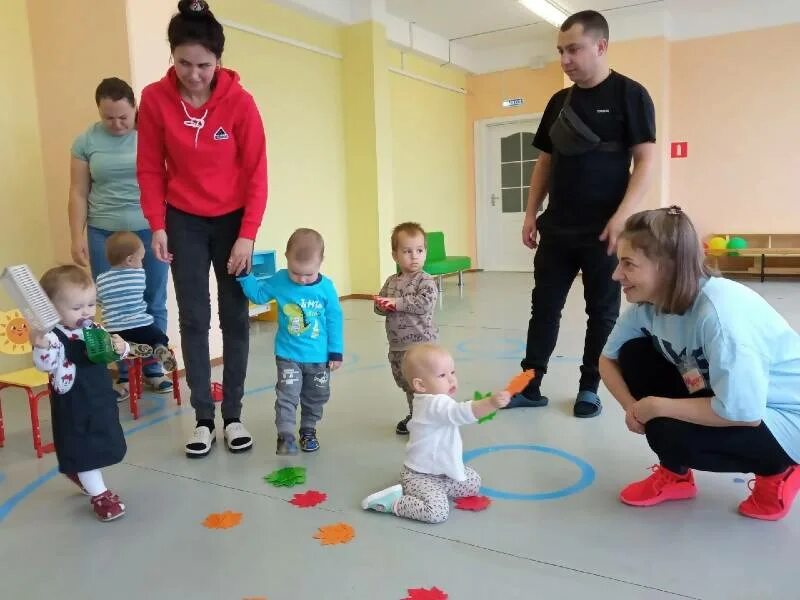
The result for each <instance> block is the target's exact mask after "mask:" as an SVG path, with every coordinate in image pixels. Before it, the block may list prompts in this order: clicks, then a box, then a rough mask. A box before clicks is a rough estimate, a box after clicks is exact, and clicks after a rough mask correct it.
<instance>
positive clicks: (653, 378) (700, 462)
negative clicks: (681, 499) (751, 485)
mask: <svg viewBox="0 0 800 600" xmlns="http://www.w3.org/2000/svg"><path fill="white" fill-rule="evenodd" d="M619 366H620V369H621V370H622V377H623V378H624V379H625V383H626V384H627V385H628V388H629V389H630V391H631V394H632V395H633V397H634V398H636V399H637V400H641V399H642V398H644V397H645V396H661V397H663V398H688V397H698V398H702V397H710V396H713V395H714V392H713V391H712V390H708V389H706V390H701V391H700V392H696V393H695V394H689V392H688V391H687V389H686V385H685V384H684V382H683V378H682V377H681V375H680V373H679V372H678V369H677V368H676V367H675V366H674V365H673V364H672V363H671V362H669V361H668V360H667V359H666V358H664V356H663V355H662V354H661V353H660V352H659V351H658V350H657V349H656V347H655V346H654V344H653V341H652V339H650V338H638V339H634V340H631V341H629V342H627V343H626V344H625V345H624V346H623V347H622V349H621V350H620V354H619ZM645 435H646V436H647V443H648V444H650V448H652V449H653V452H655V453H656V454H657V455H658V458H659V460H660V462H661V464H662V465H663V466H665V467H666V468H668V469H669V470H671V471H674V472H677V473H682V472H684V470H685V469H686V468H693V469H698V470H700V471H712V472H717V473H756V474H758V475H777V474H778V473H782V472H783V471H785V470H786V469H787V468H789V467H790V466H792V465H794V464H796V463H795V462H794V461H793V460H792V459H791V458H789V455H787V454H786V452H785V451H784V450H783V448H781V446H780V444H778V442H777V441H776V440H775V437H774V436H773V435H772V433H770V431H769V429H767V426H766V425H764V423H761V424H760V425H759V426H758V427H747V426H742V427H738V426H736V427H708V426H705V425H696V424H694V423H687V422H686V421H679V420H677V419H668V418H663V417H662V418H656V419H652V420H650V421H649V422H648V423H647V424H646V425H645Z"/></svg>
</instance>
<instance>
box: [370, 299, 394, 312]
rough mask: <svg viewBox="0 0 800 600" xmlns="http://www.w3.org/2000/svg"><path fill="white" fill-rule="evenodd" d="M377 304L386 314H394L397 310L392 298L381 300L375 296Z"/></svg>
mask: <svg viewBox="0 0 800 600" xmlns="http://www.w3.org/2000/svg"><path fill="white" fill-rule="evenodd" d="M375 304H376V305H377V306H378V308H380V309H381V310H382V311H384V312H394V311H395V310H397V307H396V306H395V304H394V300H392V299H391V298H381V297H380V296H375Z"/></svg>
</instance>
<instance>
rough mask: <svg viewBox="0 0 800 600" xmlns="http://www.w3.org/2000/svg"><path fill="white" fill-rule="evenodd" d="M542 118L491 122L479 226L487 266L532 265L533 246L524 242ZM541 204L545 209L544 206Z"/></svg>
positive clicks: (505, 268) (519, 268)
mask: <svg viewBox="0 0 800 600" xmlns="http://www.w3.org/2000/svg"><path fill="white" fill-rule="evenodd" d="M538 126H539V119H538V118H526V119H524V120H518V121H514V122H506V123H497V124H488V125H487V126H486V127H487V130H488V131H487V135H486V136H485V137H484V139H485V140H486V148H485V150H484V153H483V157H484V160H483V163H484V164H483V165H482V170H483V176H484V177H483V181H484V186H483V190H484V194H485V197H484V198H482V199H481V198H479V199H478V201H479V202H481V201H482V202H485V209H484V210H483V211H480V210H479V211H478V214H479V215H480V214H481V213H482V214H483V215H484V218H483V219H481V221H483V222H482V223H481V222H480V221H479V223H478V227H480V228H481V229H482V231H480V232H479V234H480V235H479V236H480V237H481V238H482V240H483V243H482V244H481V246H482V247H483V248H482V249H483V253H482V257H481V259H480V261H481V266H482V267H483V268H484V269H486V270H489V271H532V270H533V250H531V249H529V248H527V247H525V246H524V245H523V244H522V224H523V221H524V220H525V211H526V209H527V207H528V190H529V185H530V181H531V173H533V168H534V165H535V164H536V159H537V158H538V156H539V150H538V149H536V148H534V147H533V136H534V133H535V132H536V128H537V127H538ZM540 210H541V209H540Z"/></svg>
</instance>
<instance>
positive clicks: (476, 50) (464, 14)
mask: <svg viewBox="0 0 800 600" xmlns="http://www.w3.org/2000/svg"><path fill="white" fill-rule="evenodd" d="M251 1H256V0H251ZM262 1H265V2H270V3H275V4H280V5H283V6H286V7H289V8H292V9H295V10H300V11H302V12H304V13H306V14H309V15H312V16H316V17H320V18H322V19H325V20H327V21H329V22H333V23H339V24H344V25H351V24H354V23H359V22H361V21H366V20H375V21H378V22H380V23H382V24H383V25H384V26H385V28H386V36H387V39H388V41H389V43H391V44H392V45H394V46H395V47H398V48H404V49H408V50H410V51H412V52H415V53H417V54H420V55H423V56H427V57H429V58H432V59H433V60H438V61H440V62H441V63H448V64H452V65H454V66H456V67H459V68H461V69H463V70H465V71H467V72H470V73H488V72H493V71H502V70H505V69H514V68H518V67H531V68H539V67H541V66H542V65H544V64H546V63H547V62H548V61H551V60H555V59H557V58H558V54H557V53H556V49H555V46H556V37H557V33H558V32H557V30H556V28H555V27H552V26H550V25H548V24H545V23H542V22H541V20H540V19H539V18H538V17H537V16H536V15H535V14H533V13H531V12H529V11H528V10H527V9H525V8H524V7H523V6H521V5H520V4H519V2H518V1H517V0H262ZM0 2H2V0H0ZM555 2H557V3H558V4H560V5H561V6H562V7H563V8H564V9H565V11H566V12H568V13H569V12H577V11H579V10H588V9H595V10H597V9H598V7H599V10H600V11H601V12H602V13H603V14H604V15H605V16H606V18H607V19H608V21H609V25H610V28H611V39H612V42H617V41H622V40H632V39H639V38H646V37H665V38H667V39H670V40H682V39H690V38H696V37H704V36H712V35H723V34H726V33H732V32H735V31H746V30H750V29H758V28H762V27H774V26H776V25H784V24H787V23H796V22H800V0H555ZM411 23H413V25H411ZM453 40H456V41H453Z"/></svg>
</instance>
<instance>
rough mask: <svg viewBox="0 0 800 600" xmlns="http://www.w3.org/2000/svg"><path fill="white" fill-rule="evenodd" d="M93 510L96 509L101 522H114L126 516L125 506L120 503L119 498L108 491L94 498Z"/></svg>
mask: <svg viewBox="0 0 800 600" xmlns="http://www.w3.org/2000/svg"><path fill="white" fill-rule="evenodd" d="M92 508H93V509H94V514H96V515H97V518H98V519H100V520H101V521H113V520H114V519H118V518H119V517H121V516H122V515H124V514H125V505H124V504H123V503H122V502H121V501H120V499H119V496H117V495H116V494H115V493H113V492H112V491H111V490H106V491H105V492H103V493H102V494H100V495H98V496H93V497H92Z"/></svg>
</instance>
